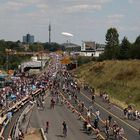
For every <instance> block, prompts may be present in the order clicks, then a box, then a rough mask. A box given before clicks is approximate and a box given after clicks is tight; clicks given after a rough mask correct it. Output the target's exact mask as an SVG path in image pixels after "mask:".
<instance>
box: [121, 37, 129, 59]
mask: <svg viewBox="0 0 140 140" xmlns="http://www.w3.org/2000/svg"><path fill="white" fill-rule="evenodd" d="M130 46H131V43H130V42H129V41H128V39H127V37H124V38H123V40H122V43H121V45H120V53H119V58H120V59H127V58H128V57H129V56H128V50H129V49H130Z"/></svg>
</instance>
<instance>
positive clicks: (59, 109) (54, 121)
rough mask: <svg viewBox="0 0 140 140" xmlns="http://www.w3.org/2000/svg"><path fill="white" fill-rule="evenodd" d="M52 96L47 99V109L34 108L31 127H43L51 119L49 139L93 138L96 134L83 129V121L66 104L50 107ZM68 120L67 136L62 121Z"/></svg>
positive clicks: (86, 139)
mask: <svg viewBox="0 0 140 140" xmlns="http://www.w3.org/2000/svg"><path fill="white" fill-rule="evenodd" d="M50 100H51V97H50V96H49V97H47V98H46V101H45V104H44V106H45V109H44V110H40V109H38V108H37V107H35V108H34V109H33V112H32V115H31V118H30V123H29V128H43V129H44V130H45V123H46V121H49V123H50V128H49V132H48V134H46V133H45V134H46V137H47V139H48V140H62V139H66V140H91V139H92V138H95V137H96V136H95V135H92V136H90V135H88V134H86V133H84V132H83V131H82V130H81V129H82V124H83V123H82V121H80V120H78V116H77V115H76V114H73V113H72V112H71V111H70V110H68V109H67V107H66V106H65V105H56V106H55V108H54V110H53V109H50ZM63 121H66V123H67V125H68V134H67V137H65V138H64V137H63V134H62V122H63Z"/></svg>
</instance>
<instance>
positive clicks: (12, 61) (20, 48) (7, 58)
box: [0, 40, 64, 70]
mask: <svg viewBox="0 0 140 140" xmlns="http://www.w3.org/2000/svg"><path fill="white" fill-rule="evenodd" d="M6 49H8V50H10V51H11V52H9V53H8V52H6ZM63 49H64V47H63V46H61V45H59V44H57V43H51V44H49V43H34V44H22V43H21V42H20V41H17V42H12V41H4V40H0V69H4V70H6V69H7V68H8V69H17V68H18V65H19V64H21V62H23V61H26V60H29V59H30V57H31V56H29V55H17V54H14V51H16V52H39V51H44V50H45V51H57V50H63ZM12 51H13V53H12Z"/></svg>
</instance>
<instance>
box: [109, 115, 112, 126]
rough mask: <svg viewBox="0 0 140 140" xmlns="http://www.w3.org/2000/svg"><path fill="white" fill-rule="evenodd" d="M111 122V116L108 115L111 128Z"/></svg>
mask: <svg viewBox="0 0 140 140" xmlns="http://www.w3.org/2000/svg"><path fill="white" fill-rule="evenodd" d="M111 120H112V116H111V115H109V116H108V121H109V126H111Z"/></svg>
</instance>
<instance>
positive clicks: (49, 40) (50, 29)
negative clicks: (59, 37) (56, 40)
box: [49, 23, 51, 43]
mask: <svg viewBox="0 0 140 140" xmlns="http://www.w3.org/2000/svg"><path fill="white" fill-rule="evenodd" d="M49 43H51V24H50V23H49Z"/></svg>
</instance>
